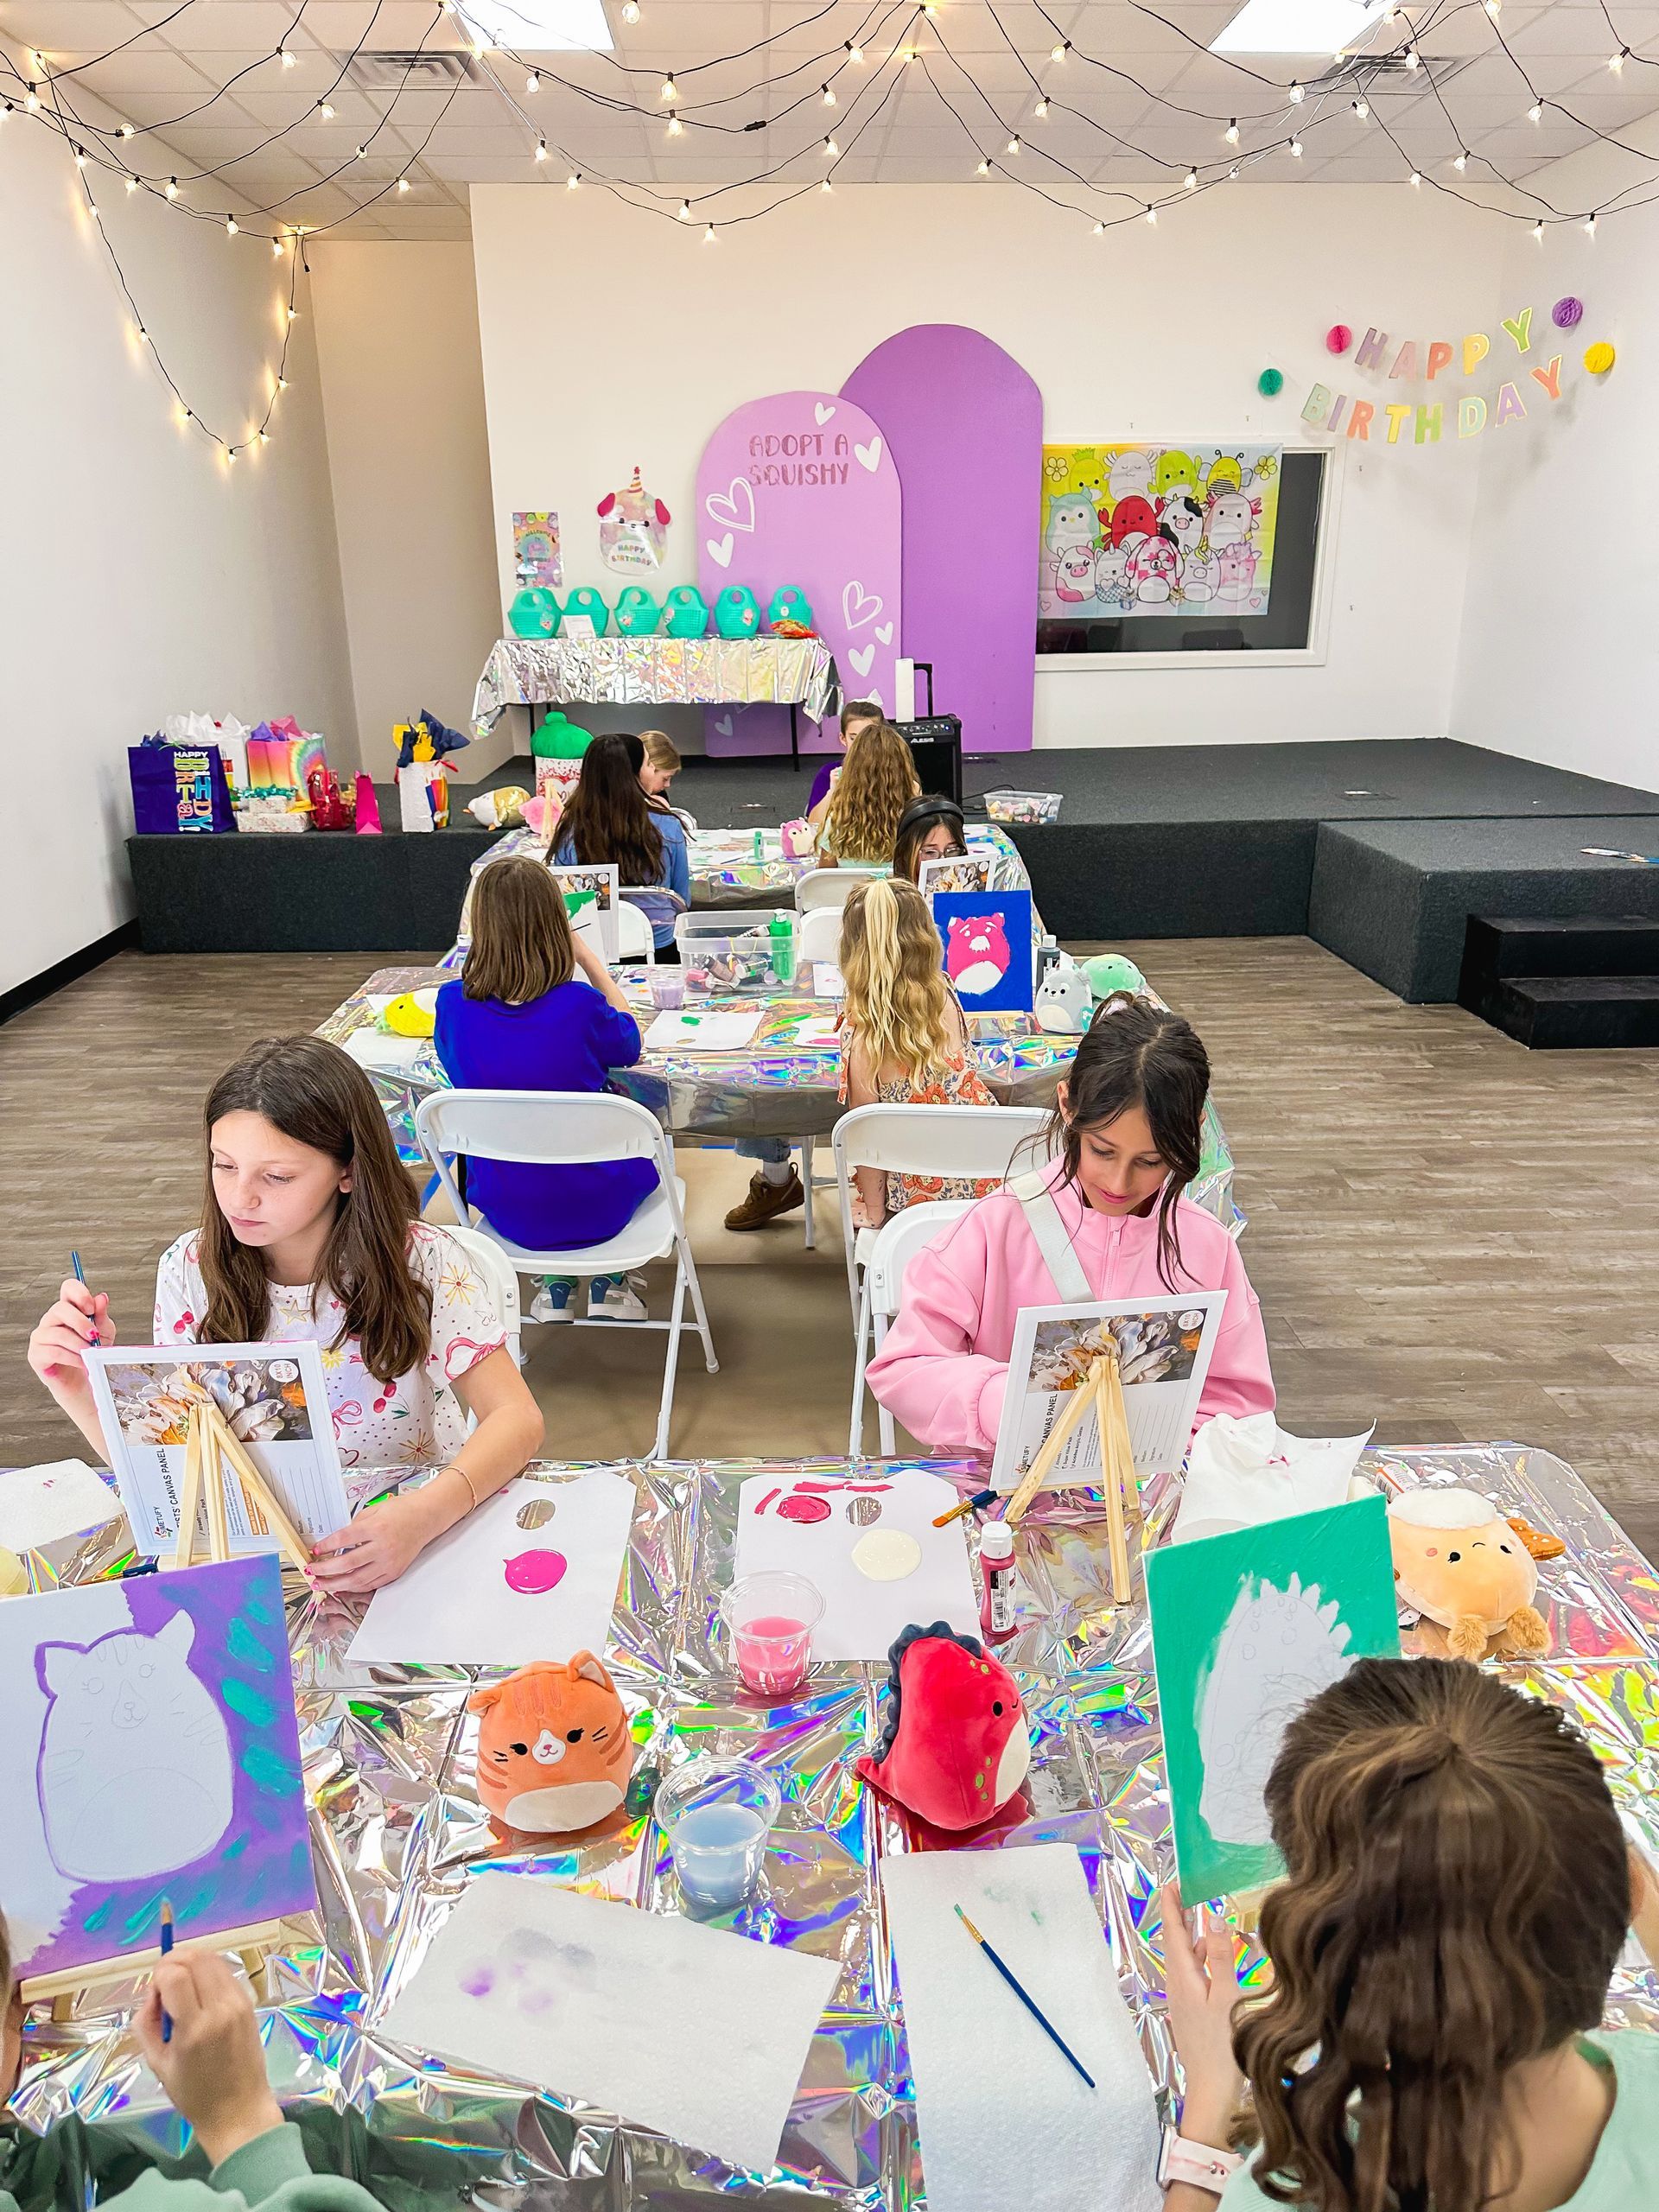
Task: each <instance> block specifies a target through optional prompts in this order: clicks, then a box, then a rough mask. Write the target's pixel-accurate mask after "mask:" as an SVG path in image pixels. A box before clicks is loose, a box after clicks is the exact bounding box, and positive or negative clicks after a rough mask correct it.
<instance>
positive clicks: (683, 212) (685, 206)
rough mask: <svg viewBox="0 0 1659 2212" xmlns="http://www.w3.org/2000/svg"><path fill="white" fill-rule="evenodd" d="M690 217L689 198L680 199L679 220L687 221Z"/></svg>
mask: <svg viewBox="0 0 1659 2212" xmlns="http://www.w3.org/2000/svg"><path fill="white" fill-rule="evenodd" d="M690 219H691V202H690V200H681V202H680V220H681V222H683V223H689V222H690Z"/></svg>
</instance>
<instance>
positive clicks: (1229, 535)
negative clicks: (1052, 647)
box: [1037, 445, 1283, 622]
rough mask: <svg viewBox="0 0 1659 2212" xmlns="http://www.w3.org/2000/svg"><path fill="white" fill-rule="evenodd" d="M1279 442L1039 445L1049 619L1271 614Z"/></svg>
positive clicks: (1044, 603)
mask: <svg viewBox="0 0 1659 2212" xmlns="http://www.w3.org/2000/svg"><path fill="white" fill-rule="evenodd" d="M1282 463H1283V455H1282V453H1281V449H1280V448H1278V447H1276V446H1249V445H1234V446H1230V447H1229V446H1213V445H1205V446H1156V445H1086V446H1079V445H1071V446H1045V447H1044V448H1043V498H1042V518H1043V535H1042V543H1041V545H1040V547H1039V551H1038V562H1037V616H1038V620H1039V621H1042V622H1067V621H1071V622H1077V621H1086V620H1095V621H1108V620H1111V619H1112V618H1113V617H1114V616H1117V617H1124V616H1133V617H1134V618H1135V620H1140V619H1141V617H1143V616H1147V615H1172V614H1173V615H1179V616H1180V617H1182V619H1183V620H1191V619H1192V617H1193V616H1194V615H1209V614H1213V615H1221V616H1225V617H1226V618H1227V620H1230V621H1236V620H1237V619H1238V618H1239V617H1240V616H1241V615H1251V614H1265V613H1267V611H1268V596H1269V594H1270V593H1271V590H1272V587H1273V555H1274V539H1275V537H1276V535H1277V532H1278V527H1279V484H1280V478H1281V470H1282Z"/></svg>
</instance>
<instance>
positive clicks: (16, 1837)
mask: <svg viewBox="0 0 1659 2212" xmlns="http://www.w3.org/2000/svg"><path fill="white" fill-rule="evenodd" d="M0 1694H3V1699H4V1703H5V1710H6V1716H7V1717H6V1726H5V1728H4V1730H3V1731H0V1864H3V1866H4V1867H5V1870H6V1873H5V1902H6V1918H7V1922H8V1924H9V1927H10V1934H11V1942H12V1951H13V1956H14V1959H15V1961H16V1970H17V1972H18V1974H20V1975H21V1976H22V1978H23V1979H24V1980H28V1979H29V1978H30V1977H33V1976H37V1975H42V1974H58V1973H61V1972H65V1971H67V1970H71V1969H79V1968H81V1967H88V1966H91V1965H93V1964H102V1963H103V1962H105V1961H111V1960H117V1959H121V1958H124V1957H125V1956H126V1955H129V1954H130V1953H133V1952H140V1951H144V1950H148V1949H151V1948H154V1946H155V1945H156V1942H158V1940H159V1930H160V1925H161V1908H162V1900H163V1899H166V1900H167V1902H168V1903H169V1904H171V1905H172V1908H173V1914H174V1920H175V1925H176V1928H177V1930H178V1935H179V1937H180V1940H181V1941H184V1940H186V1939H188V1938H189V1937H191V1936H212V1935H220V1934H224V1933H226V1932H228V1931H230V1930H232V1929H241V1928H250V1927H253V1926H255V1925H257V1923H260V1922H262V1921H267V1920H276V1919H280V1918H281V1917H283V1916H284V1915H286V1914H289V1913H296V1912H304V1911H307V1910H309V1908H310V1907H311V1906H312V1905H313V1904H315V1902H316V1891H315V1884H314V1881H313V1878H312V1872H311V1853H310V1847H309V1843H308V1833H307V1822H306V1797H305V1782H304V1775H303V1770H302V1767H301V1764H300V1745H299V1732H298V1729H297V1727H296V1722H295V1717H294V1688H293V1680H292V1675H291V1673H290V1669H289V1652H288V1634H287V1630H286V1627H285V1625H284V1623H283V1599H282V1578H281V1570H280V1567H278V1564H277V1560H276V1559H275V1557H274V1556H272V1555H271V1554H259V1555H257V1556H252V1557H249V1558H245V1559H234V1560H228V1561H226V1562H224V1563H222V1564H219V1565H213V1566H206V1567H182V1568H180V1569H178V1570H177V1571H176V1572H174V1573H168V1574H152V1575H142V1576H137V1577H135V1578H134V1579H132V1580H128V1581H110V1582H93V1583H86V1584H84V1585H79V1586H75V1587H73V1588H67V1589H58V1590H50V1591H46V1592H42V1593H41V1595H40V1596H38V1597H33V1598H14V1599H9V1600H8V1601H7V1602H6V1604H5V1605H0Z"/></svg>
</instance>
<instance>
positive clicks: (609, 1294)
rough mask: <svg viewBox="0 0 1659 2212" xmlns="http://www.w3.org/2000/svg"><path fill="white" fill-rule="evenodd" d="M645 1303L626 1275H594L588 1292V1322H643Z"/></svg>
mask: <svg viewBox="0 0 1659 2212" xmlns="http://www.w3.org/2000/svg"><path fill="white" fill-rule="evenodd" d="M649 1318H650V1317H649V1315H648V1313H647V1312H646V1309H645V1300H644V1299H643V1298H641V1297H640V1295H639V1292H638V1291H637V1290H636V1289H635V1288H634V1287H633V1285H632V1282H631V1281H629V1280H628V1278H627V1277H626V1275H595V1276H594V1280H593V1281H592V1283H591V1284H590V1285H589V1286H588V1319H589V1320H590V1321H644V1320H646V1319H649Z"/></svg>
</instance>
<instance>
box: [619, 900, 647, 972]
mask: <svg viewBox="0 0 1659 2212" xmlns="http://www.w3.org/2000/svg"><path fill="white" fill-rule="evenodd" d="M616 955H617V958H618V959H619V960H643V961H644V962H645V965H646V966H647V967H648V968H654V967H655V966H656V965H657V940H656V938H655V937H654V936H653V935H652V927H651V917H650V916H649V915H648V914H647V913H646V912H645V909H644V907H643V906H635V904H634V902H633V901H632V899H630V898H628V897H626V894H625V895H624V896H623V897H622V898H620V899H618V900H617V902H616Z"/></svg>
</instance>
